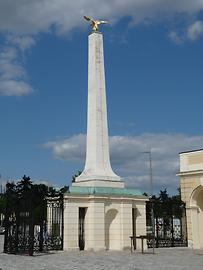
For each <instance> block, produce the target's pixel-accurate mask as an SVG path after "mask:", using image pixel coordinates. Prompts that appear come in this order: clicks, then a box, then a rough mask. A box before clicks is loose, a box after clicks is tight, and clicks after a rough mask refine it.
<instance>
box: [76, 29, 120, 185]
mask: <svg viewBox="0 0 203 270" xmlns="http://www.w3.org/2000/svg"><path fill="white" fill-rule="evenodd" d="M88 51H89V53H88V109H87V144H86V162H85V168H84V170H83V172H82V174H81V175H80V176H78V177H77V178H76V180H75V183H73V186H88V187H116V188H123V187H124V182H123V181H122V180H121V178H120V177H119V176H118V175H116V174H115V173H114V172H113V170H112V168H111V164H110V157H109V136H108V120H107V105H106V87H105V70H104V52H103V35H102V33H100V32H98V31H93V32H92V33H91V34H90V35H89V38H88Z"/></svg>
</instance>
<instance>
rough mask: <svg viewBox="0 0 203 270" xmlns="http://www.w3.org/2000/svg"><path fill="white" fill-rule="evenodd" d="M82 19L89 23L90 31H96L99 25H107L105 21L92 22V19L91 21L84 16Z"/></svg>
mask: <svg viewBox="0 0 203 270" xmlns="http://www.w3.org/2000/svg"><path fill="white" fill-rule="evenodd" d="M84 19H85V20H87V21H90V23H91V26H92V31H98V30H99V25H100V24H106V23H108V22H107V21H99V20H94V19H92V18H91V17H89V16H84Z"/></svg>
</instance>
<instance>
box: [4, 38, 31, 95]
mask: <svg viewBox="0 0 203 270" xmlns="http://www.w3.org/2000/svg"><path fill="white" fill-rule="evenodd" d="M34 44H35V43H34V40H33V39H32V38H31V37H29V36H27V37H26V36H25V37H20V36H18V37H14V36H12V37H11V36H9V37H8V38H7V45H5V46H4V47H3V48H2V51H1V52H0V95H5V96H22V95H27V94H29V93H31V92H33V89H32V87H31V85H30V84H29V83H28V78H27V73H26V70H25V68H24V66H23V63H22V61H20V59H21V58H20V51H22V52H24V51H25V50H26V49H28V48H30V47H31V46H33V45H34Z"/></svg>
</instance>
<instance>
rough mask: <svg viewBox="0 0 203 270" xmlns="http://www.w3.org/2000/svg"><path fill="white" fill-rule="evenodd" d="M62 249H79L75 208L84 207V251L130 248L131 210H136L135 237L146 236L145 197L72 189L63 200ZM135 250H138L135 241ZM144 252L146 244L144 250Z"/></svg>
mask: <svg viewBox="0 0 203 270" xmlns="http://www.w3.org/2000/svg"><path fill="white" fill-rule="evenodd" d="M64 201H65V208H64V233H65V234H64V249H65V250H73V249H80V248H81V247H80V246H79V245H80V243H79V228H80V224H79V209H80V208H85V209H86V214H85V217H84V232H83V238H84V249H85V250H94V251H98V250H125V249H130V246H131V243H130V236H132V231H133V222H132V211H133V208H134V209H136V213H137V214H136V217H135V220H136V222H135V227H136V235H145V234H146V218H145V216H146V212H145V201H146V197H145V196H142V195H141V193H140V192H139V191H137V190H135V189H123V194H121V190H120V189H115V188H114V189H109V188H85V187H82V188H79V187H72V188H71V189H70V193H67V194H66V195H65V198H64ZM136 248H137V249H141V243H140V241H139V240H138V241H137V245H136ZM144 248H145V249H146V243H145V247H144Z"/></svg>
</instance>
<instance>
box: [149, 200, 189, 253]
mask: <svg viewBox="0 0 203 270" xmlns="http://www.w3.org/2000/svg"><path fill="white" fill-rule="evenodd" d="M151 207H154V213H155V218H154V223H155V247H157V248H158V247H186V246H187V232H186V230H187V228H186V213H185V204H184V203H183V202H182V201H181V200H178V201H177V200H176V201H172V200H170V198H169V199H168V200H167V201H162V202H160V201H157V200H155V199H154V200H153V203H152V202H149V203H148V204H147V225H148V226H147V229H148V235H150V234H151V233H152V226H151V223H150V218H149V216H150V208H151ZM147 245H148V247H149V248H152V247H153V240H152V239H151V240H150V239H148V240H147Z"/></svg>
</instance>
